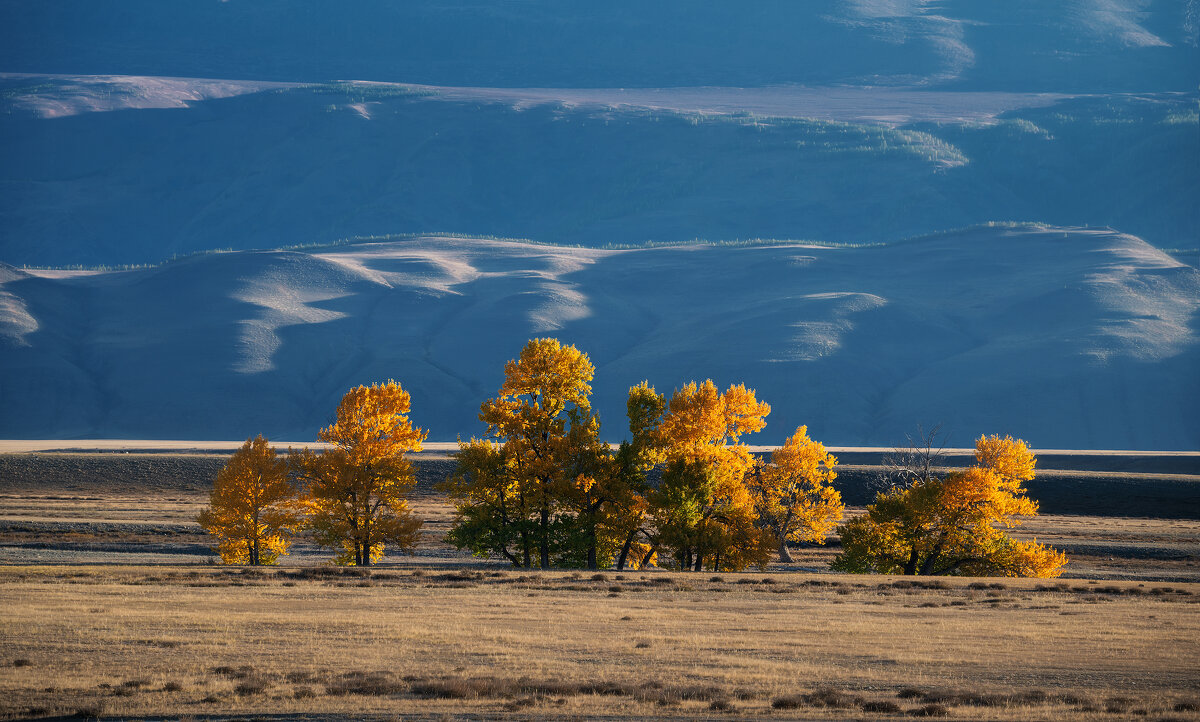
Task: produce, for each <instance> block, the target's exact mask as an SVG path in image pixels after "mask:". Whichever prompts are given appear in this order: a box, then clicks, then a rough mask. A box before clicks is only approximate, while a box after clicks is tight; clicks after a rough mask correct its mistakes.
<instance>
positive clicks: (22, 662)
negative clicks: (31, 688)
mask: <svg viewBox="0 0 1200 722" xmlns="http://www.w3.org/2000/svg"><path fill="white" fill-rule="evenodd" d="M32 664H33V662H30V661H29V660H28V659H14V660H13V663H12V666H14V667H29V666H31V665H32Z"/></svg>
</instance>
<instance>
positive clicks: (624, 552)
mask: <svg viewBox="0 0 1200 722" xmlns="http://www.w3.org/2000/svg"><path fill="white" fill-rule="evenodd" d="M637 533H638V530H637V528H636V527H635V528H634V530H633V531H631V532H629V536H627V537H625V543H624V544H622V545H621V554H620V556H618V557H617V571H619V572H620V571H624V570H625V562H626V560H628V559H629V551H630V549H632V548H633V540H634V539H636V538H637Z"/></svg>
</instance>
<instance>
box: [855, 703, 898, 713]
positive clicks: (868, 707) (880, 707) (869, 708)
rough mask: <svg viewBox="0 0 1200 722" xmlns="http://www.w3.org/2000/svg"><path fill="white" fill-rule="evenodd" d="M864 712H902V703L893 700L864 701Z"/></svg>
mask: <svg viewBox="0 0 1200 722" xmlns="http://www.w3.org/2000/svg"><path fill="white" fill-rule="evenodd" d="M862 711H863V712H880V713H885V714H886V713H896V712H900V711H901V710H900V705H898V704H896V703H895V702H893V701H891V700H883V701H874V702H863V703H862Z"/></svg>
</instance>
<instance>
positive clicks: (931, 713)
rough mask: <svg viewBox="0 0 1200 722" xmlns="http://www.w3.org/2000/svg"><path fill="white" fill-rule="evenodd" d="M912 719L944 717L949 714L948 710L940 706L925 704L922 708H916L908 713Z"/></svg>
mask: <svg viewBox="0 0 1200 722" xmlns="http://www.w3.org/2000/svg"><path fill="white" fill-rule="evenodd" d="M908 713H909V714H910V715H912V716H913V717H945V716H947V715H949V714H950V710H948V709H946V708H945V707H944V706H942V705H940V704H927V705H925V706H924V707H917V708H915V709H910V710H909V711H908Z"/></svg>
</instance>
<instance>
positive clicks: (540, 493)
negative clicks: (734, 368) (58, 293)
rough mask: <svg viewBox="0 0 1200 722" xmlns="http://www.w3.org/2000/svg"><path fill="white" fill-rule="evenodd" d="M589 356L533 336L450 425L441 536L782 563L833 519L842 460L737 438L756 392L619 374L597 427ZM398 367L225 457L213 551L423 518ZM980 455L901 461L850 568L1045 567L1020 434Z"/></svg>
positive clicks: (238, 558) (631, 558)
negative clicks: (299, 441) (1015, 531)
mask: <svg viewBox="0 0 1200 722" xmlns="http://www.w3.org/2000/svg"><path fill="white" fill-rule="evenodd" d="M594 373H595V367H594V366H593V365H592V363H591V361H590V360H589V359H588V357H587V355H586V354H584V353H582V352H581V351H579V350H578V349H576V348H575V347H574V346H569V345H562V344H560V343H559V342H558V341H557V340H555V339H534V340H531V341H530V342H529V343H528V344H527V345H526V346H525V348H524V349H522V350H521V353H520V355H519V356H518V358H516V359H514V360H512V361H509V362H508V364H507V365H506V366H505V369H504V376H505V379H504V384H503V385H502V386H501V388H500V391H499V393H498V395H497V396H496V397H495V398H493V399H488V400H487V401H485V402H483V404H482V405H481V407H480V413H479V418H480V420H481V421H482V422H483V423H485V424H486V425H487V434H486V436H485V438H482V439H478V438H473V439H471V440H470V441H467V442H461V441H460V442H459V451H458V454H457V465H456V468H455V471H454V473H453V474H452V475H451V476H450V477H449V478H448V479H446V480H445V481H444V482H442V483H441V484H440V485H439V487H440V488H441V489H442V490H443V491H444V492H446V493H447V494H448V496H449V497H450V499H451V500H452V501H453V503H454V505H455V509H456V519H455V523H454V525H453V527H452V529H451V530H450V533H449V537H448V539H449V541H450V542H451V543H452V544H454V545H455V546H457V547H459V548H460V549H466V550H469V551H470V552H472V553H473V554H475V555H477V556H484V557H497V558H503V559H506V560H508V561H509V562H511V563H512V564H513V565H514V566H518V567H526V568H530V567H534V566H536V567H540V568H543V569H545V568H550V567H555V566H558V567H575V568H578V567H586V568H589V569H596V568H600V567H615V568H617V569H637V568H641V567H645V566H647V565H650V564H655V565H658V566H665V567H672V568H675V569H683V570H694V571H700V570H704V569H709V570H713V571H738V570H742V569H746V568H748V567H751V566H757V567H765V566H766V564H767V562H768V561H769V560H770V558H771V555H772V554H773V553H774V552H776V551H778V554H779V556H780V558H781V559H782V560H784V561H791V556H790V554H789V551H788V544H789V543H795V542H813V543H818V544H820V543H823V542H824V540H825V538H826V536H827V535H828V534H829V532H830V531H831V530H833V528H834V527H835V526H836V525H837V524H838V522H839V521H841V519H842V517H843V505H842V501H841V496H840V494H839V493H838V491H837V490H836V489H835V488H834V487H833V485H832V482H833V481H834V480H835V479H836V478H837V472H836V466H837V459H836V458H835V457H834V456H833V455H831V454H829V453H828V452H827V451H826V449H825V447H824V445H823V444H821V443H819V442H817V441H814V440H812V439H810V438H809V436H808V432H807V428H806V427H804V426H801V427H799V428H798V429H796V431H795V433H793V434H792V436H791V437H790V438H789V439H788V440H787V442H786V443H785V444H784V445H783V446H782V447H780V448H779V449H777V450H775V451H774V452H773V453H772V454H771V455H770V458H769V459H762V458H759V457H756V456H754V455H753V454H751V453H750V451H749V448H748V447H747V446H746V444H745V443H743V441H742V438H743V437H744V436H745V435H747V434H751V433H754V432H757V431H760V430H762V429H763V427H764V426H765V425H766V417H767V415H768V414H769V413H770V411H771V409H770V406H768V405H767V404H766V403H765V402H762V401H759V400H758V399H757V398H756V396H755V393H754V391H753V390H752V389H747V388H746V387H745V386H744V385H740V384H735V385H731V386H730V387H729V388H727V389H726V390H724V391H721V390H719V389H718V388H717V387H716V386H715V385H714V384H713V382H712V381H705V382H703V383H696V382H692V383H689V384H687V385H685V386H683V387H682V388H680V389H678V390H676V391H675V392H674V393H673V394H672V395H671V397H670V398H669V399H668V398H667V397H666V396H665V395H663V394H660V393H658V392H656V391H655V390H654V388H652V387H651V386H649V384H647V383H646V382H643V383H642V384H640V385H638V386H635V387H633V388H631V389H630V390H629V397H628V401H627V411H628V418H629V438H628V439H626V440H625V441H623V442H622V443H621V444H620V446H619V447H617V448H613V447H611V446H610V445H609V444H607V443H604V442H602V441H601V440H600V439H601V437H600V420H599V418H598V417H597V415H596V414H595V413H594V412H593V411H592V409H591V404H590V401H589V397H590V394H591V386H590V384H591V382H592V379H593V376H594ZM408 412H409V395H408V394H407V393H406V392H405V391H403V389H401V388H400V386H399V385H398V384H396V383H395V382H391V381H389V382H388V383H386V384H383V385H373V386H370V387H367V386H360V387H358V388H355V389H352V390H351V391H350V392H349V393H347V394H346V396H345V397H344V398H343V399H342V402H341V404H339V406H338V410H337V420H336V422H335V423H334V424H332V425H331V426H329V427H327V428H325V429H322V430H321V431H320V433H319V434H318V438H319V439H320V440H321V441H325V442H328V443H329V444H330V448H328V449H326V450H322V451H311V450H309V449H301V450H299V451H293V450H289V455H288V459H287V460H286V461H284V460H282V459H279V458H278V457H277V456H276V453H275V451H274V450H273V449H272V448H270V446H269V445H268V444H267V442H266V441H265V440H264V439H263V438H262V437H258V438H256V439H251V440H248V441H247V442H246V444H245V445H244V446H243V447H242V448H241V450H239V451H238V452H237V453H236V454H234V456H233V458H231V459H230V461H229V463H228V464H227V465H226V466H225V468H224V469H222V471H221V472H220V474H219V475H218V478H217V483H216V486H215V488H214V490H213V492H212V503H211V508H210V509H208V510H206V511H205V512H204V513H203V514H201V515H200V518H199V521H200V523H201V524H202V525H203V526H204V528H205V529H207V530H208V531H210V532H212V533H213V534H215V535H216V536H217V538H218V544H217V550H218V552H219V553H220V554H221V558H222V560H223V561H225V562H226V563H239V564H269V563H273V562H274V561H275V560H276V559H277V557H278V556H279V555H280V554H285V553H287V547H288V544H289V540H290V537H291V535H293V534H295V533H296V532H297V531H298V530H300V529H301V528H308V529H310V530H311V531H312V532H313V536H314V538H315V539H316V540H317V541H318V542H319V543H320V544H322V545H325V546H327V547H330V548H333V549H335V550H336V552H337V555H336V557H335V559H334V561H335V562H337V563H340V564H355V565H363V566H365V565H369V564H372V563H374V562H375V561H377V560H378V559H379V558H380V557H381V556H382V555H383V552H384V548H385V545H391V546H395V547H398V548H400V549H411V548H412V547H413V546H415V544H416V540H417V535H418V532H419V529H420V526H421V520H420V519H418V518H416V517H415V516H414V515H413V514H412V513H411V511H410V510H409V508H408V505H407V502H406V495H407V493H408V491H409V490H410V489H411V488H412V486H413V484H414V474H413V469H412V466H411V463H410V462H409V461H408V459H407V458H406V457H405V453H406V452H408V451H419V450H420V449H421V443H422V442H423V441H424V439H425V436H426V434H425V432H423V431H422V430H420V429H418V428H416V427H414V426H413V425H412V423H411V422H410V421H409V418H408ZM976 458H977V464H976V465H975V466H972V467H971V468H969V469H966V470H962V471H953V472H949V473H946V474H944V475H939V473H938V469H937V467H935V466H934V465H933V464H931V463H928V459H926V462H927V463H924V464H923V465H910V468H909V469H908V471H909V473H908V474H907V475H904V476H901V477H899V478H898V479H897V480H895V481H894V482H893V483H892V484H890V485H889V488H887V489H886V490H884V491H882V492H880V494H879V495H878V497H877V499H876V500H875V503H874V504H872V505H870V506H869V507H868V508H867V513H866V514H864V515H862V516H859V517H856V518H854V519H852V520H850V521H849V522H847V523H846V524H844V525H842V526H840V527H838V532H839V533H840V534H841V537H842V547H843V552H842V553H841V554H840V555H838V557H837V559H836V561H835V562H834V564H833V566H834V568H835V569H837V570H841V571H847V572H882V573H902V574H923V575H928V574H1005V575H1012V576H1057V575H1058V573H1059V571H1060V569H1061V567H1062V566H1063V565H1064V564H1065V563H1066V557H1065V556H1064V555H1062V554H1061V553H1060V552H1057V551H1055V550H1053V549H1050V548H1048V547H1045V546H1043V545H1040V544H1037V543H1036V542H1017V541H1014V540H1012V539H1011V538H1009V536H1008V535H1007V533H1006V532H1005V530H1006V529H1008V528H1011V527H1013V526H1015V525H1017V524H1018V523H1019V518H1020V517H1022V516H1031V515H1033V514H1036V513H1037V504H1036V502H1034V501H1032V500H1031V499H1029V498H1028V497H1027V496H1026V495H1025V490H1024V488H1023V486H1022V484H1023V483H1024V482H1025V481H1028V480H1029V479H1032V478H1033V473H1034V471H1033V469H1034V463H1035V462H1034V458H1033V454H1032V453H1031V452H1030V451H1029V449H1028V447H1027V446H1026V445H1025V444H1024V442H1021V441H1015V440H1013V439H1012V438H1010V437H1005V438H1003V439H1002V438H1000V437H996V436H993V437H981V438H980V439H979V441H978V442H977V443H976Z"/></svg>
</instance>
